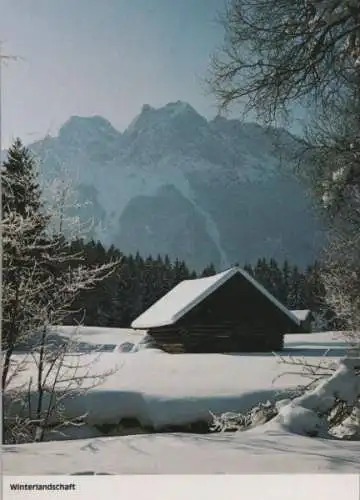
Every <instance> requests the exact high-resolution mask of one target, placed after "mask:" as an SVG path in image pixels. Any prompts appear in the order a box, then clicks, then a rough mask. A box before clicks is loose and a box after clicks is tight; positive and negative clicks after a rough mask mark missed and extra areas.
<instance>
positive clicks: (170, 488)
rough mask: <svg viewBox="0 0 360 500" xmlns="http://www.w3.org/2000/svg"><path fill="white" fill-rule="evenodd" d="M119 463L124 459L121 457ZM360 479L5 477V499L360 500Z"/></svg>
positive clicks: (238, 476) (302, 476) (316, 477)
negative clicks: (43, 487) (17, 487)
mask: <svg viewBox="0 0 360 500" xmlns="http://www.w3.org/2000/svg"><path fill="white" fill-rule="evenodd" d="M119 459H120V457H119ZM11 483H22V484H25V483H26V484H36V483H38V484H50V483H53V484H57V483H64V484H65V483H66V484H69V483H74V484H75V488H76V489H75V491H68V492H66V491H62V492H59V491H36V492H35V491H34V492H26V491H11V489H10V484H11ZM359 487H360V480H359V475H355V474H353V475H349V474H346V475H345V474H344V475H341V474H337V475H330V474H326V475H316V474H314V475H310V474H307V475H303V474H291V475H255V474H254V475H208V476H197V475H194V476H190V475H189V476H182V475H176V476H173V475H166V476H165V475H158V476H153V475H151V476H150V475H136V476H27V477H24V476H11V477H10V476H4V477H3V498H4V500H8V499H9V500H10V499H14V498H16V499H20V498H29V497H30V498H31V497H34V498H36V499H39V500H41V499H44V500H45V499H46V500H48V499H50V498H76V499H84V500H85V499H86V500H92V499H99V498H100V499H105V498H106V499H117V500H118V499H124V500H125V499H135V500H137V499H144V500H185V499H189V500H192V499H194V500H215V499H216V500H220V499H226V500H239V499H243V500H255V499H256V500H310V499H315V500H338V499H339V498H341V500H359Z"/></svg>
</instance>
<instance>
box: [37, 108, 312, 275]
mask: <svg viewBox="0 0 360 500" xmlns="http://www.w3.org/2000/svg"><path fill="white" fill-rule="evenodd" d="M295 147H298V142H297V140H296V138H294V137H293V136H291V135H290V134H289V133H288V132H286V131H285V130H281V129H270V128H268V129H266V128H264V127H261V126H260V125H257V124H254V123H244V122H241V121H239V120H234V119H231V120H229V119H226V118H222V117H217V118H215V119H213V120H209V121H208V120H206V119H205V118H204V117H202V116H201V115H200V114H199V113H197V111H196V110H195V109H194V108H193V107H192V106H191V105H190V104H188V103H184V102H181V101H177V102H175V103H169V104H167V105H165V106H163V107H161V108H158V109H156V108H153V107H151V106H149V105H144V106H143V107H142V109H141V112H140V113H139V115H138V116H137V117H135V119H134V120H133V121H132V123H131V124H130V125H129V127H128V128H127V129H126V130H125V131H124V132H123V133H121V132H119V131H117V130H116V129H115V128H114V127H113V126H112V125H111V123H110V122H109V121H108V120H106V119H104V118H102V117H100V116H92V117H78V116H73V117H71V118H69V120H68V121H67V122H66V123H64V125H63V126H62V127H61V128H60V130H59V133H58V135H57V136H56V137H47V138H45V139H44V140H42V141H38V142H36V143H34V144H32V145H30V148H31V149H32V150H33V151H34V153H35V154H36V156H37V157H38V158H39V160H40V164H41V172H42V175H43V176H44V177H45V178H48V179H51V178H55V177H64V176H65V177H71V178H72V179H73V184H74V186H75V188H76V190H77V191H78V198H79V200H80V202H81V201H88V202H89V201H90V202H91V211H90V209H88V212H87V215H89V214H90V213H91V215H92V216H93V217H94V219H95V221H96V224H95V229H94V233H93V234H92V236H93V237H97V238H100V237H101V239H102V240H103V242H104V243H106V244H111V243H114V244H115V245H117V246H118V247H119V248H120V249H121V250H122V251H123V252H125V253H127V252H136V251H140V253H141V254H143V255H148V254H153V255H157V254H159V253H160V254H166V253H167V254H169V256H170V257H171V258H176V257H178V258H180V259H185V260H186V261H187V262H188V263H189V265H190V266H192V267H195V268H197V269H198V268H200V267H204V266H206V265H208V264H209V262H213V263H214V264H215V265H216V266H217V267H218V268H224V267H227V266H228V265H231V264H233V263H234V262H239V263H244V262H245V261H247V262H253V261H254V260H256V259H257V258H259V257H274V258H277V259H280V260H282V259H284V258H289V259H290V260H291V261H293V262H297V263H298V264H299V265H303V264H306V263H308V262H310V261H311V260H312V259H313V258H314V256H315V255H316V254H317V252H318V251H319V247H320V243H321V227H320V225H319V223H318V221H317V219H316V214H315V211H314V210H313V207H312V206H311V201H310V200H309V198H308V197H307V195H306V192H305V188H304V187H303V186H302V185H301V182H300V181H299V180H298V179H297V178H296V177H295V175H294V174H293V165H292V163H291V160H290V159H289V154H288V153H291V152H292V151H293V150H294V148H295ZM85 215H86V214H85V213H83V214H82V216H83V217H85ZM300 226H301V227H302V230H301V231H296V227H298V228H299V227H300Z"/></svg>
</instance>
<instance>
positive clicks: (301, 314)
mask: <svg viewBox="0 0 360 500" xmlns="http://www.w3.org/2000/svg"><path fill="white" fill-rule="evenodd" d="M291 312H292V313H293V315H294V316H296V317H297V319H298V320H299V321H306V320H307V319H308V317H309V316H310V314H311V311H310V309H295V310H294V311H291Z"/></svg>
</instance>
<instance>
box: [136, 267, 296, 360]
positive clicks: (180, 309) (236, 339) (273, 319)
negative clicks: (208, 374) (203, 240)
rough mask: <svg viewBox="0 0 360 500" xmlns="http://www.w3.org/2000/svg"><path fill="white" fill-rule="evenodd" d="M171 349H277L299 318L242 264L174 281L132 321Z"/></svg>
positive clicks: (247, 350)
mask: <svg viewBox="0 0 360 500" xmlns="http://www.w3.org/2000/svg"><path fill="white" fill-rule="evenodd" d="M131 326H132V328H136V329H142V330H146V331H147V333H148V335H150V336H151V337H152V338H153V339H154V341H155V342H156V344H157V345H159V346H160V347H161V348H162V349H164V350H165V351H167V352H173V353H175V352H203V353H205V352H207V353H210V352H213V353H220V352H260V351H262V352H263V351H278V350H281V349H282V347H283V338H284V334H286V333H288V332H294V331H300V330H301V325H300V321H299V319H298V318H297V317H296V316H295V315H293V314H292V313H291V312H290V311H289V310H288V309H287V308H286V307H285V306H283V305H282V304H281V303H280V302H279V301H278V300H277V299H276V298H275V297H273V296H272V295H271V294H270V293H269V292H268V291H267V290H266V289H265V288H264V287H263V286H262V285H260V283H258V282H257V281H256V280H254V279H253V278H252V277H251V276H250V275H249V274H248V273H246V272H245V271H244V270H243V269H241V268H239V267H233V268H231V269H228V270H226V271H224V272H221V273H219V274H215V275H214V276H210V277H207V278H200V279H193V280H185V281H182V282H181V283H179V284H178V285H177V286H175V287H174V288H173V289H172V290H170V292H169V293H167V294H166V295H165V296H164V297H162V298H161V299H160V300H158V301H157V302H155V304H153V305H152V306H151V307H150V308H149V309H147V310H146V311H145V312H144V313H142V314H141V315H140V316H139V317H138V318H137V319H135V320H134V321H133V323H132V325H131Z"/></svg>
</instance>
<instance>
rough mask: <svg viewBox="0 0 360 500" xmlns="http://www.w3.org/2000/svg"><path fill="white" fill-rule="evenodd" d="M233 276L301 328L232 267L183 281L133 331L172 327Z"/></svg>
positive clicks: (141, 318) (281, 307) (133, 325)
mask: <svg viewBox="0 0 360 500" xmlns="http://www.w3.org/2000/svg"><path fill="white" fill-rule="evenodd" d="M235 274H241V275H242V276H243V277H244V278H245V279H247V280H248V281H249V282H250V283H251V284H252V285H253V286H254V287H255V288H257V289H258V290H259V291H260V292H261V293H262V294H263V295H265V297H267V298H268V299H269V300H270V301H271V302H272V303H273V304H274V305H275V306H276V307H277V308H278V309H280V310H281V311H282V312H283V313H284V314H285V315H286V316H288V318H289V319H290V320H291V321H293V322H294V323H295V324H296V325H300V320H299V319H298V318H297V317H296V316H295V315H294V314H292V313H291V312H290V311H289V310H288V309H287V308H286V307H285V306H283V304H281V303H280V302H279V301H278V300H277V299H276V298H275V297H274V296H273V295H271V293H269V292H268V291H267V290H266V289H265V288H264V287H263V286H262V285H260V283H258V282H257V281H256V280H254V278H252V277H251V276H250V275H249V274H248V273H247V272H246V271H244V270H243V269H241V268H240V267H232V268H230V269H227V270H226V271H223V272H221V273H218V274H215V275H214V276H209V277H207V278H199V279H192V280H184V281H182V282H181V283H179V284H178V285H176V286H175V287H174V288H173V289H172V290H170V292H168V293H167V294H166V295H164V296H163V297H162V298H161V299H159V300H158V301H157V302H155V304H153V305H152V306H151V307H149V309H147V310H146V311H145V312H143V313H142V314H141V315H140V316H138V317H137V318H136V319H135V320H134V321H133V322H132V323H131V326H132V328H139V329H146V328H154V327H159V326H166V325H173V324H174V323H176V322H177V321H178V320H179V319H180V318H182V317H183V316H184V315H185V314H186V313H188V312H189V311H191V309H193V308H194V307H195V306H197V305H198V304H199V303H200V302H202V301H203V300H204V299H205V298H206V297H208V296H209V295H210V294H211V293H213V292H214V291H215V290H216V289H218V288H219V287H220V286H221V285H223V284H224V283H225V282H226V281H228V280H229V279H230V278H232V277H233V276H234V275H235Z"/></svg>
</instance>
